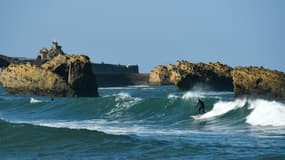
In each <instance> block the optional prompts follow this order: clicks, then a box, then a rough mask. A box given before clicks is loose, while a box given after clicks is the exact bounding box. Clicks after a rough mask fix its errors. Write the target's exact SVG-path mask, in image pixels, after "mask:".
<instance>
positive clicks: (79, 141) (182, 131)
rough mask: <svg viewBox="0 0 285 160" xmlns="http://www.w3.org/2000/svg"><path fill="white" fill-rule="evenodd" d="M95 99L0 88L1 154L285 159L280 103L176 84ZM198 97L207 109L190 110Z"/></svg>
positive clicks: (105, 91) (284, 109)
mask: <svg viewBox="0 0 285 160" xmlns="http://www.w3.org/2000/svg"><path fill="white" fill-rule="evenodd" d="M99 94H100V95H101V97H99V98H55V100H54V101H51V100H50V99H49V98H48V97H28V96H12V95H10V94H8V93H7V92H5V91H4V90H3V89H2V88H0V157H1V159H52V160H53V159H173V160H176V159H179V160H180V159H201V160H203V159H278V160H279V159H285V152H284V151H285V103H284V102H275V101H266V100H262V99H235V98H234V97H233V93H232V92H212V91H188V92H181V91H178V90H177V89H176V88H175V87H172V86H165V87H150V86H133V87H122V88H100V89H99ZM198 98H201V99H202V100H203V101H204V102H205V105H206V111H207V113H206V114H204V115H202V116H200V117H195V118H193V117H192V116H194V115H197V108H196V107H195V106H196V103H197V100H198Z"/></svg>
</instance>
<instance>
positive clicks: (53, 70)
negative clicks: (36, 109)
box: [0, 43, 98, 97]
mask: <svg viewBox="0 0 285 160" xmlns="http://www.w3.org/2000/svg"><path fill="white" fill-rule="evenodd" d="M53 44H54V43H53ZM0 82H1V83H2V85H3V87H4V88H6V89H7V90H8V91H9V92H11V93H14V94H24V95H41V96H80V97H81V96H88V97H93V96H98V91H97V84H96V78H95V76H94V75H93V73H92V68H91V63H90V60H89V58H88V57H87V56H84V55H68V54H64V53H63V52H62V53H60V54H57V55H55V56H54V57H52V58H51V59H50V60H48V61H46V62H45V63H43V64H42V65H39V64H37V65H35V64H32V63H23V64H10V65H9V66H8V67H7V68H5V69H3V71H2V73H1V75H0Z"/></svg>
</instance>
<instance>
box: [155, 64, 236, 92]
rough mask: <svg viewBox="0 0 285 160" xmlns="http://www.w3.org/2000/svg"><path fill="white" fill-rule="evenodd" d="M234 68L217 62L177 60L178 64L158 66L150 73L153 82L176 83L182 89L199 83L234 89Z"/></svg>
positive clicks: (216, 88) (212, 87) (214, 87)
mask: <svg viewBox="0 0 285 160" xmlns="http://www.w3.org/2000/svg"><path fill="white" fill-rule="evenodd" d="M231 70H232V68H231V67H229V66H227V65H223V64H220V63H219V62H217V63H209V64H205V63H190V62H187V61H177V63H176V65H171V64H170V65H167V66H161V65H160V66H157V67H156V68H155V69H154V70H153V71H152V72H151V73H150V79H149V81H150V82H156V83H153V84H159V85H163V84H165V83H166V84H175V85H176V86H177V87H178V88H179V89H181V90H188V89H191V88H192V87H194V86H195V85H197V84H203V86H205V85H207V86H208V87H210V88H211V89H214V90H226V91H232V90H233V84H232V78H231V74H230V73H231Z"/></svg>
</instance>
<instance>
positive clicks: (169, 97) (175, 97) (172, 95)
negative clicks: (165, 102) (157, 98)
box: [167, 94, 179, 99]
mask: <svg viewBox="0 0 285 160" xmlns="http://www.w3.org/2000/svg"><path fill="white" fill-rule="evenodd" d="M167 98H168V99H177V98H179V96H177V95H175V94H169V95H168V96H167Z"/></svg>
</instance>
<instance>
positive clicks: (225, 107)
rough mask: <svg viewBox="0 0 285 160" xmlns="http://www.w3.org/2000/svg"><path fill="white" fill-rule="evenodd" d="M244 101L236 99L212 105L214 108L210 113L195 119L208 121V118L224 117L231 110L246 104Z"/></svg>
mask: <svg viewBox="0 0 285 160" xmlns="http://www.w3.org/2000/svg"><path fill="white" fill-rule="evenodd" d="M246 101H247V100H246V99H237V100H235V101H229V102H225V101H219V102H217V103H215V104H214V107H213V109H212V110H211V111H209V112H207V113H205V114H203V115H201V116H200V117H197V118H195V119H208V118H214V117H217V116H221V115H224V114H226V113H228V112H230V111H232V110H235V109H238V108H241V107H244V106H245V104H246Z"/></svg>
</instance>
